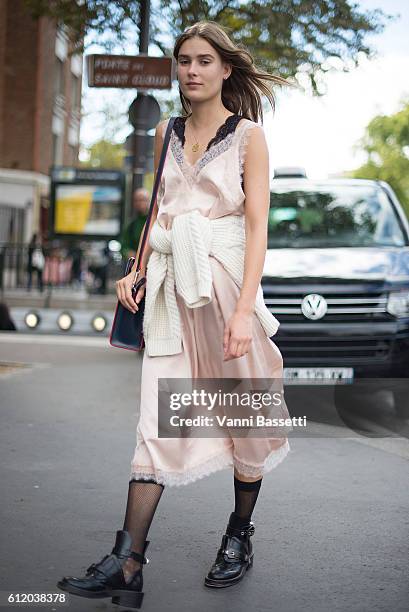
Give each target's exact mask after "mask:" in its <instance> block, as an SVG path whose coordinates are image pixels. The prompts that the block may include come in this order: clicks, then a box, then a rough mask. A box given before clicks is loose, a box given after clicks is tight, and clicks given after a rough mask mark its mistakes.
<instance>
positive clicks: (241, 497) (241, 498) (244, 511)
mask: <svg viewBox="0 0 409 612" xmlns="http://www.w3.org/2000/svg"><path fill="white" fill-rule="evenodd" d="M262 480H263V479H262V478H260V480H255V481H254V482H245V481H244V480H239V479H238V478H236V476H234V500H235V504H234V512H232V515H231V517H230V525H231V526H232V527H235V528H236V529H240V528H241V527H244V526H245V525H248V524H249V522H250V520H251V515H252V514H253V510H254V506H255V505H256V501H257V497H258V494H259V491H260V487H261V482H262Z"/></svg>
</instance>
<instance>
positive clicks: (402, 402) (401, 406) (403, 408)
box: [392, 389, 409, 419]
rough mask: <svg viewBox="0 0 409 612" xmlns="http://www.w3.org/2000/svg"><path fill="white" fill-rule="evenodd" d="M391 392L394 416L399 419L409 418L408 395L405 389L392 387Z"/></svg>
mask: <svg viewBox="0 0 409 612" xmlns="http://www.w3.org/2000/svg"><path fill="white" fill-rule="evenodd" d="M392 392H393V401H394V408H395V414H396V416H398V417H399V418H401V419H409V395H408V392H407V390H403V389H394V390H393V391H392Z"/></svg>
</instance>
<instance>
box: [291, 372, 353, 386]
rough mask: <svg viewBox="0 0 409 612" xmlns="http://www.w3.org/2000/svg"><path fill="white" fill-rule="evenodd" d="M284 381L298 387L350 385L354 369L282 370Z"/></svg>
mask: <svg viewBox="0 0 409 612" xmlns="http://www.w3.org/2000/svg"><path fill="white" fill-rule="evenodd" d="M283 374H284V380H285V381H287V382H288V383H289V384H299V385H313V384H316V385H334V384H345V385H347V384H351V383H352V382H353V380H354V368H284V372H283Z"/></svg>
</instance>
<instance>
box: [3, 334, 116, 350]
mask: <svg viewBox="0 0 409 612" xmlns="http://www.w3.org/2000/svg"><path fill="white" fill-rule="evenodd" d="M10 342H11V343H12V344H27V343H28V344H54V345H55V344H59V345H61V346H85V347H91V348H113V347H112V346H111V345H110V344H109V340H108V338H107V337H103V338H92V337H88V336H63V335H62V334H61V335H60V334H22V333H20V332H15V333H7V332H6V333H5V332H1V333H0V344H2V343H10Z"/></svg>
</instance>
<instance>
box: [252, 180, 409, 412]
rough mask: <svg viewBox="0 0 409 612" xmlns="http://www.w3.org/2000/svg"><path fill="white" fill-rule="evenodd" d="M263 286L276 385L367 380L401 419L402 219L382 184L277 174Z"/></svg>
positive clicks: (405, 265)
mask: <svg viewBox="0 0 409 612" xmlns="http://www.w3.org/2000/svg"><path fill="white" fill-rule="evenodd" d="M286 174H292V176H286ZM262 286H263V292H264V299H265V302H266V304H267V306H268V307H269V308H270V310H271V312H272V313H273V314H274V315H275V316H277V319H278V320H279V321H280V324H281V325H280V327H279V330H278V332H277V334H276V335H275V336H274V338H273V340H274V342H276V343H277V346H278V347H279V348H280V351H281V353H282V355H283V359H284V376H285V379H287V380H291V379H294V378H299V379H302V380H303V381H311V382H313V381H314V382H315V383H316V382H319V380H320V379H321V381H322V382H330V381H333V382H334V383H335V382H336V383H337V384H338V383H341V384H342V383H345V385H348V384H351V383H355V382H356V381H357V380H358V379H368V378H372V379H375V378H376V379H378V380H379V381H381V383H382V385H383V386H385V387H386V388H390V389H391V390H392V391H393V393H394V399H395V409H396V411H397V413H398V414H399V416H408V405H409V385H408V384H407V383H408V376H409V223H408V220H407V218H406V215H405V212H404V211H403V209H402V206H401V205H400V203H399V201H398V199H397V197H396V195H395V194H394V192H393V190H392V189H391V187H390V186H389V185H388V184H387V183H385V182H384V181H375V180H364V179H346V178H345V179H342V178H340V179H326V180H319V181H314V180H309V179H307V178H306V177H305V175H304V174H303V172H300V173H299V175H297V172H288V173H282V174H281V175H280V174H279V173H276V174H275V176H274V180H273V181H272V187H271V204H270V211H269V232H268V251H267V254H266V260H265V266H264V271H263V278H262Z"/></svg>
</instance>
